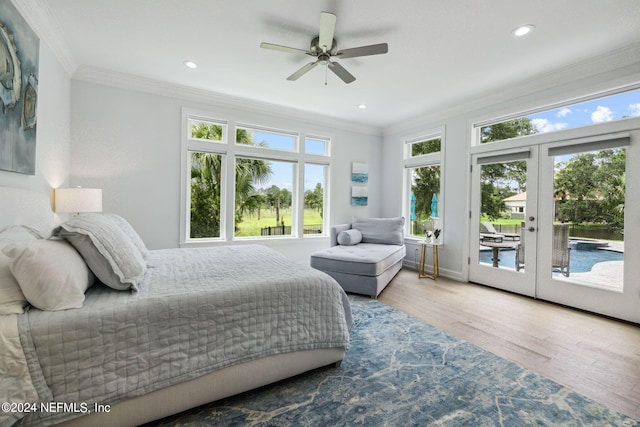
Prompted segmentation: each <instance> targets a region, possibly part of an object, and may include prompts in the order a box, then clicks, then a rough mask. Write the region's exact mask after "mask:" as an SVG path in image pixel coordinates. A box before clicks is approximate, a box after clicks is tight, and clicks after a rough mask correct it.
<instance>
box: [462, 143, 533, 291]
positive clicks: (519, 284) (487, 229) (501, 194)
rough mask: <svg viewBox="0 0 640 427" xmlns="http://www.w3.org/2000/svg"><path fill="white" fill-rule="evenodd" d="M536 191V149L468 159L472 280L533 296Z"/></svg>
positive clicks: (494, 153) (497, 153) (527, 148)
mask: <svg viewBox="0 0 640 427" xmlns="http://www.w3.org/2000/svg"><path fill="white" fill-rule="evenodd" d="M537 186H538V147H524V148H517V149H512V150H504V151H493V152H491V153H488V154H478V155H474V156H472V188H473V190H472V202H471V232H470V235H469V238H470V239H471V250H470V260H469V264H470V265H469V277H470V280H471V281H473V282H477V283H481V284H485V285H489V286H493V287H496V288H500V289H504V290H507V291H510V292H515V293H518V294H522V295H528V296H531V297H535V296H536V274H537V271H536V268H532V266H535V265H536V262H537V261H536V248H537V244H538V243H537V236H538V235H537V232H536V231H537V224H538V200H537V198H536V197H530V195H531V194H534V195H535V194H536V193H537ZM510 194H515V195H516V196H518V197H512V198H511V199H512V200H514V203H513V204H509V205H506V203H505V202H504V199H508V198H509V197H507V195H510ZM516 200H517V203H516V202H515V201H516ZM505 205H506V206H505ZM505 216H508V221H496V220H497V219H502V218H503V217H505ZM498 223H500V224H498ZM494 224H495V225H494Z"/></svg>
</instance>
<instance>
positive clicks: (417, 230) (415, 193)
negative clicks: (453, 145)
mask: <svg viewBox="0 0 640 427" xmlns="http://www.w3.org/2000/svg"><path fill="white" fill-rule="evenodd" d="M443 133H444V132H443V131H439V132H437V133H434V134H431V135H428V136H426V137H419V138H413V139H410V140H407V141H406V142H405V156H404V158H405V160H404V167H405V173H406V180H405V201H406V202H405V212H407V214H406V215H405V217H406V218H407V219H408V221H407V235H408V236H409V237H420V238H423V237H425V233H426V232H429V233H431V232H433V231H434V230H436V229H438V230H442V221H441V215H440V214H441V212H442V200H441V197H440V194H441V192H440V188H441V164H442V153H441V150H442V134H443Z"/></svg>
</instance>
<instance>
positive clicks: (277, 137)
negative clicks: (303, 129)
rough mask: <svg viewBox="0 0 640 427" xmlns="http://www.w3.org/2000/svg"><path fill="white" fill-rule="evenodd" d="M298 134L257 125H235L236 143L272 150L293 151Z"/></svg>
mask: <svg viewBox="0 0 640 427" xmlns="http://www.w3.org/2000/svg"><path fill="white" fill-rule="evenodd" d="M297 141H298V134H297V133H293V132H284V131H274V130H268V129H264V128H258V127H249V126H246V127H243V126H237V127H236V144H242V145H251V146H254V147H261V148H271V149H273V150H282V151H294V150H295V149H296V145H297V144H296V143H297Z"/></svg>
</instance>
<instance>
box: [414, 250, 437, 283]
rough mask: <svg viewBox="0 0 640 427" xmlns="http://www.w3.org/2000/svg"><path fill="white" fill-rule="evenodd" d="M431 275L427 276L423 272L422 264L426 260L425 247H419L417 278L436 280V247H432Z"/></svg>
mask: <svg viewBox="0 0 640 427" xmlns="http://www.w3.org/2000/svg"><path fill="white" fill-rule="evenodd" d="M432 248H433V275H430V274H427V273H425V271H424V264H425V262H426V258H427V245H421V247H420V263H419V264H418V277H419V278H421V279H422V278H425V277H426V278H429V279H433V280H436V279H437V278H438V275H439V273H440V269H439V266H438V245H433V246H432Z"/></svg>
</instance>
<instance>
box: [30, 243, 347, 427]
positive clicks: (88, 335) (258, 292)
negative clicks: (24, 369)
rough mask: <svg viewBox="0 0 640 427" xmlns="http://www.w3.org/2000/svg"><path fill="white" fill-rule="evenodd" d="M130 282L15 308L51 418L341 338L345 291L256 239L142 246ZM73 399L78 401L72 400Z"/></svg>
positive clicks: (38, 421)
mask: <svg viewBox="0 0 640 427" xmlns="http://www.w3.org/2000/svg"><path fill="white" fill-rule="evenodd" d="M147 264H148V268H147V273H146V275H145V277H144V280H143V281H142V283H141V284H140V285H139V286H138V288H139V290H138V292H131V291H114V290H113V289H110V288H107V287H106V286H103V285H101V284H96V285H94V286H93V287H91V288H90V289H89V290H88V291H87V294H86V300H85V303H84V307H83V308H81V309H72V310H64V311H56V312H47V311H40V310H37V309H31V310H29V311H28V312H26V313H25V314H23V315H19V316H18V329H19V334H20V341H21V343H22V347H23V351H24V355H25V357H26V360H27V364H28V369H29V375H30V377H31V381H32V382H33V386H34V388H35V389H36V390H38V394H39V399H40V400H41V401H43V402H47V401H48V402H67V403H74V404H76V405H77V406H74V407H73V408H65V409H73V410H65V411H60V412H55V411H53V412H52V411H47V412H42V411H35V412H30V413H26V414H25V416H24V418H22V419H21V423H22V424H23V425H44V424H49V423H52V422H60V421H63V420H66V419H70V418H73V417H76V416H81V415H83V414H84V413H85V412H83V409H87V410H91V408H94V407H95V405H103V406H104V405H112V404H114V403H117V402H120V401H122V400H126V399H129V398H131V397H134V396H140V395H144V394H146V393H149V392H151V391H154V390H158V389H161V388H164V387H167V386H170V385H174V384H178V383H180V382H183V381H187V380H190V379H193V378H196V377H199V376H202V375H205V374H207V373H211V372H214V371H216V370H218V369H221V368H224V367H228V366H232V365H235V364H239V363H243V362H247V361H251V360H256V359H259V358H262V357H266V356H270V355H275V354H282V353H288V352H295V351H300V350H310V349H318V348H342V349H347V348H348V345H349V330H350V328H351V326H352V319H351V311H350V307H349V302H348V299H347V297H346V295H345V293H344V291H343V290H342V288H341V287H340V286H339V285H338V284H337V283H336V282H335V280H333V279H332V278H330V277H329V276H327V275H326V274H324V273H322V272H319V271H317V270H314V269H312V268H310V267H308V266H304V265H301V264H298V263H295V262H293V261H291V260H290V259H288V258H286V257H284V256H282V255H280V254H278V253H277V252H275V251H273V250H271V249H269V248H266V247H264V246H258V245H246V246H225V247H215V248H190V249H167V250H157V251H150V254H149V258H148V260H147ZM75 409H77V411H76V410H75Z"/></svg>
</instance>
